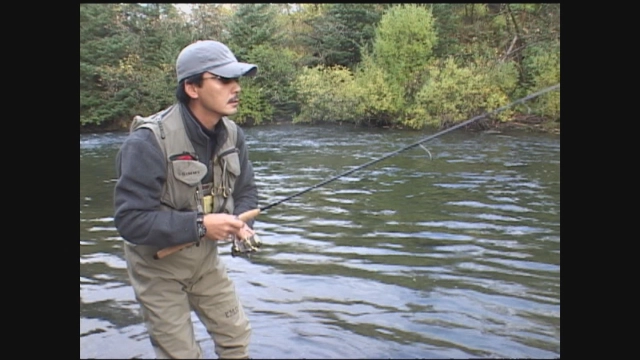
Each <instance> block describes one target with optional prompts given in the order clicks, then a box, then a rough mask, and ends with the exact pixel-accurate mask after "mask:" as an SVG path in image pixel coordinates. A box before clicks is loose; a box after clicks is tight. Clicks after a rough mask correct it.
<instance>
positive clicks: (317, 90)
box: [293, 66, 359, 123]
mask: <svg viewBox="0 0 640 360" xmlns="http://www.w3.org/2000/svg"><path fill="white" fill-rule="evenodd" d="M294 86H295V89H296V91H297V93H298V97H299V101H300V102H301V112H300V113H299V114H298V115H296V116H295V117H294V119H293V122H294V123H312V122H318V121H324V122H336V121H346V122H356V121H357V119H358V116H357V115H358V114H357V112H356V111H354V109H356V108H357V107H358V103H359V101H358V100H359V99H358V96H357V94H356V93H355V91H354V89H355V80H354V76H353V73H352V72H351V71H350V70H349V69H347V68H345V67H343V66H335V67H326V66H317V67H314V68H304V69H303V70H302V73H301V74H300V75H299V76H298V77H297V78H296V80H295V82H294Z"/></svg>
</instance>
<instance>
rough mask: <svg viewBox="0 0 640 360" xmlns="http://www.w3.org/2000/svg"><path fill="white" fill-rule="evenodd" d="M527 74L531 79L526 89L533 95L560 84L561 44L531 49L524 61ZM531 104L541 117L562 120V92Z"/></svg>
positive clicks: (535, 100) (543, 97)
mask: <svg viewBox="0 0 640 360" xmlns="http://www.w3.org/2000/svg"><path fill="white" fill-rule="evenodd" d="M523 67H524V69H525V72H526V73H527V74H528V75H529V78H530V79H531V80H530V81H529V82H528V83H527V84H526V85H525V86H524V87H525V88H526V92H528V93H532V92H535V91H539V90H542V89H543V88H546V87H549V86H553V85H555V84H558V83H560V44H559V42H558V43H555V44H549V46H536V47H530V48H529V49H527V51H526V52H525V60H523ZM532 104H533V105H531V104H529V107H530V108H531V109H532V110H533V112H534V113H535V114H537V115H539V116H543V117H548V118H551V119H553V120H559V119H560V92H559V91H552V92H550V93H547V94H544V95H542V96H540V97H539V98H537V99H534V101H533V102H532Z"/></svg>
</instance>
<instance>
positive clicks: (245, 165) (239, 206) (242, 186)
mask: <svg viewBox="0 0 640 360" xmlns="http://www.w3.org/2000/svg"><path fill="white" fill-rule="evenodd" d="M236 147H237V148H238V156H239V157H240V166H241V173H240V176H239V177H238V178H237V179H236V184H235V188H234V190H233V200H234V210H233V213H234V215H240V214H241V213H243V212H245V211H249V210H253V209H257V208H258V190H257V187H256V183H255V179H254V173H253V166H252V165H251V161H250V160H249V150H248V148H247V143H246V141H245V135H244V132H243V131H242V129H241V128H240V127H238V138H237V141H236ZM253 223H254V221H253V220H250V221H247V225H249V226H250V227H251V228H253Z"/></svg>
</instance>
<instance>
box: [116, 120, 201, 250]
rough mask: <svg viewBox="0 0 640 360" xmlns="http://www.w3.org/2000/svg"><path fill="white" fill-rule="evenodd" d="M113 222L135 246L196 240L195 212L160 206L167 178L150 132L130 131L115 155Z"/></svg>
mask: <svg viewBox="0 0 640 360" xmlns="http://www.w3.org/2000/svg"><path fill="white" fill-rule="evenodd" d="M116 175H117V181H116V184H115V189H114V208H115V214H114V223H115V226H116V229H117V230H118V232H119V233H120V236H122V238H124V239H125V240H127V241H128V242H131V243H133V244H136V245H151V246H157V247H160V248H165V247H168V246H173V245H178V244H184V243H188V242H193V241H197V240H198V235H197V229H196V212H191V211H189V212H183V211H177V210H171V211H166V210H162V209H161V207H160V198H161V195H162V188H163V184H164V182H165V180H166V177H167V171H166V165H165V161H164V155H163V153H162V150H161V149H160V147H159V146H158V143H157V140H156V138H155V135H154V134H153V132H151V131H150V130H148V129H140V130H137V131H135V132H133V133H132V134H131V135H130V136H129V137H128V138H127V139H126V140H125V141H124V143H123V144H122V146H121V148H120V151H119V152H118V154H117V155H116Z"/></svg>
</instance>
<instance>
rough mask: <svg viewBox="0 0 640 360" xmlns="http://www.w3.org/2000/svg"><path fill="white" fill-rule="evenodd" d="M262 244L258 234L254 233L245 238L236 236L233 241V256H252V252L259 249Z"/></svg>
mask: <svg viewBox="0 0 640 360" xmlns="http://www.w3.org/2000/svg"><path fill="white" fill-rule="evenodd" d="M260 246H262V241H261V240H260V237H258V234H253V235H252V236H249V237H247V238H244V239H241V238H238V237H237V236H234V237H233V241H232V242H231V256H233V257H236V256H241V257H250V256H251V253H253V252H256V251H258V249H259V248H260Z"/></svg>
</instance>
